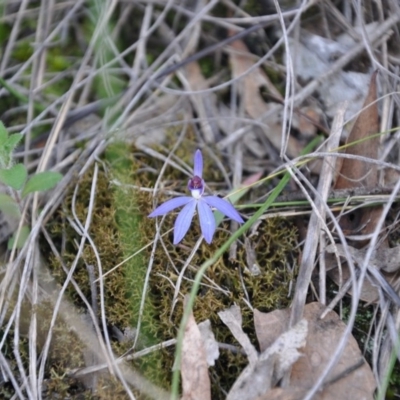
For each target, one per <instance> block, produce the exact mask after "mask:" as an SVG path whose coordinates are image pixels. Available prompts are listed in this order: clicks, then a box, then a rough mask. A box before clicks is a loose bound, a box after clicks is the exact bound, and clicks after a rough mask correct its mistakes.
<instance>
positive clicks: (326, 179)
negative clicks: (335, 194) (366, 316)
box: [290, 105, 346, 326]
mask: <svg viewBox="0 0 400 400" xmlns="http://www.w3.org/2000/svg"><path fill="white" fill-rule="evenodd" d="M345 111H346V105H342V106H341V107H340V108H339V110H338V113H337V114H336V116H335V119H334V121H333V125H332V131H331V135H330V137H329V139H328V142H327V147H328V149H335V148H337V147H338V146H339V141H340V135H341V132H342V129H343V121H344V114H345ZM334 165H335V157H332V156H331V157H326V158H325V159H324V162H323V165H322V169H321V174H320V178H319V182H318V188H317V192H318V193H319V194H320V196H317V197H316V199H315V208H313V212H312V213H311V217H310V222H309V224H308V230H307V237H306V240H305V243H304V249H303V256H302V259H301V264H300V269H299V275H298V277H297V282H296V287H295V294H294V299H293V305H292V310H291V315H290V326H294V325H296V324H297V323H298V322H299V321H300V320H301V318H302V315H303V311H304V306H305V302H306V297H307V291H308V286H309V284H310V281H311V274H312V271H313V268H314V261H315V255H316V252H317V247H318V238H319V235H320V231H321V227H322V224H324V223H325V215H326V201H327V198H328V194H329V190H330V186H331V181H332V177H333V174H334Z"/></svg>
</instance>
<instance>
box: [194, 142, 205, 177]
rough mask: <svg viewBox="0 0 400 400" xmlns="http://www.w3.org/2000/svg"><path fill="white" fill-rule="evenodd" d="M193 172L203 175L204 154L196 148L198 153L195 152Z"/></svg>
mask: <svg viewBox="0 0 400 400" xmlns="http://www.w3.org/2000/svg"><path fill="white" fill-rule="evenodd" d="M193 172H194V176H198V177H200V178H201V177H202V176H203V155H202V154H201V151H200V150H198V149H197V150H196V153H194V162H193Z"/></svg>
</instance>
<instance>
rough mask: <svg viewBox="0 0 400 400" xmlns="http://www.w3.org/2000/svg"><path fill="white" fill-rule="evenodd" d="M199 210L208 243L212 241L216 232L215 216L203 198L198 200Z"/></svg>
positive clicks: (201, 225)
mask: <svg viewBox="0 0 400 400" xmlns="http://www.w3.org/2000/svg"><path fill="white" fill-rule="evenodd" d="M197 210H198V212H199V219H200V227H201V233H202V234H203V236H204V239H205V240H206V242H207V243H208V244H210V243H211V241H212V238H213V236H214V232H215V217H214V214H213V212H212V211H211V208H210V207H209V206H208V204H207V203H205V202H204V201H203V199H199V200H198V202H197Z"/></svg>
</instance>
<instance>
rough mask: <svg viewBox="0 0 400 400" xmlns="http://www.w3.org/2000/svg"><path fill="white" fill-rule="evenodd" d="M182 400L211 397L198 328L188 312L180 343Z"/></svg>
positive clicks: (205, 358)
mask: <svg viewBox="0 0 400 400" xmlns="http://www.w3.org/2000/svg"><path fill="white" fill-rule="evenodd" d="M181 376H182V391H183V395H182V400H198V399H204V400H207V399H211V385H210V378H209V376H208V365H207V354H206V350H205V348H204V345H203V340H202V337H201V333H200V329H199V327H198V326H197V324H196V321H195V319H194V317H193V313H191V314H190V316H189V319H188V322H187V325H186V328H185V333H184V337H183V343H182V363H181Z"/></svg>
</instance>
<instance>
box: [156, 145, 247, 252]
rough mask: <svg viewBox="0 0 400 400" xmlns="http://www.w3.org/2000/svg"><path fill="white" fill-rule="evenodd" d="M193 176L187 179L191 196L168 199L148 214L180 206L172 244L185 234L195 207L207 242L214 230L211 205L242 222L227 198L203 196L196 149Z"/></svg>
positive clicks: (199, 161)
mask: <svg viewBox="0 0 400 400" xmlns="http://www.w3.org/2000/svg"><path fill="white" fill-rule="evenodd" d="M193 172H194V176H193V178H191V179H190V180H189V183H188V188H189V190H190V192H191V194H192V197H189V196H182V197H176V198H174V199H171V200H168V201H166V202H165V203H163V204H161V206H159V207H157V208H156V209H155V210H154V211H153V212H152V213H151V214H150V215H149V217H150V218H153V217H159V216H161V215H165V214H167V213H169V212H170V211H172V210H175V208H178V207H182V206H184V207H183V208H182V210H181V211H180V212H179V214H178V217H177V218H176V221H175V225H174V244H178V243H179V242H180V241H181V240H182V239H183V238H184V236H185V235H186V233H187V231H188V230H189V228H190V224H191V223H192V219H193V215H194V213H195V211H196V209H197V214H198V215H199V220H200V228H201V232H202V234H203V236H204V239H205V240H206V242H207V243H208V244H210V243H211V241H212V238H213V236H214V232H215V228H216V226H215V218H214V214H213V212H212V211H211V207H215V208H216V209H217V210H218V211H220V212H221V213H222V214H224V215H226V216H228V217H229V218H231V219H233V220H235V221H237V222H240V223H243V222H244V221H243V219H242V217H241V216H240V214H239V213H238V212H237V211H236V210H235V208H234V207H233V205H232V204H231V203H229V202H228V201H227V200H224V199H221V198H219V197H217V196H203V193H204V187H205V183H204V180H203V178H202V176H203V156H202V154H201V151H200V150H196V152H195V154H194V168H193Z"/></svg>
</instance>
